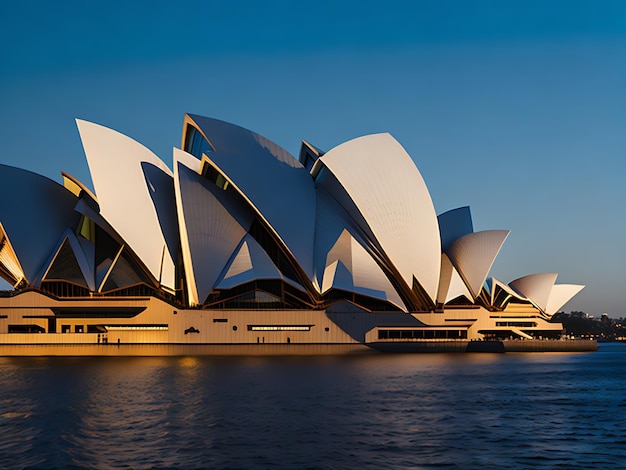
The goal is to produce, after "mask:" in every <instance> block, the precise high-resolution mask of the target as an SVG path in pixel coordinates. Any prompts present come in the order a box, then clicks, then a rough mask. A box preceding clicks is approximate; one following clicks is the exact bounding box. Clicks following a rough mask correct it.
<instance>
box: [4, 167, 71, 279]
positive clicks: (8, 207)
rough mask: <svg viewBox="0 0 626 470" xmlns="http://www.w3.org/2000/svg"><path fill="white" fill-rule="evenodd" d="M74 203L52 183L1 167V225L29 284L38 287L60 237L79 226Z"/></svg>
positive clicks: (26, 173)
mask: <svg viewBox="0 0 626 470" xmlns="http://www.w3.org/2000/svg"><path fill="white" fill-rule="evenodd" d="M76 201H77V198H76V196H75V195H74V194H72V193H71V192H70V191H68V190H67V189H66V188H64V187H63V186H62V185H60V184H59V183H57V182H55V181H52V180H51V179H48V178H46V177H44V176H41V175H38V174H36V173H32V172H30V171H27V170H22V169H19V168H14V167H11V166H7V165H0V214H1V216H0V217H1V218H0V223H1V224H2V227H3V229H4V231H5V232H6V236H7V238H8V240H9V241H10V243H11V247H12V249H13V253H14V255H15V256H16V257H17V260H18V261H19V267H20V269H21V270H23V275H24V276H25V277H26V280H27V281H28V282H29V283H31V284H35V285H38V283H39V281H40V276H41V275H42V274H43V270H45V268H46V267H47V265H46V262H47V261H48V259H49V257H50V254H51V253H52V252H53V250H54V249H55V248H56V247H57V245H58V243H59V240H60V239H61V237H62V235H63V233H64V232H65V230H66V229H67V228H68V227H71V228H75V227H76V225H77V224H78V220H79V219H80V215H79V214H78V213H77V212H75V211H74V206H75V205H76ZM7 253H8V252H7ZM14 269H16V272H19V270H17V267H14Z"/></svg>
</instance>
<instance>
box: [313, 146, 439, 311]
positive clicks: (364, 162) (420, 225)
mask: <svg viewBox="0 0 626 470" xmlns="http://www.w3.org/2000/svg"><path fill="white" fill-rule="evenodd" d="M319 161H321V162H322V163H323V164H324V165H325V166H326V168H328V169H329V170H330V171H331V172H332V173H333V175H334V176H335V178H336V179H337V180H338V181H339V183H340V184H341V185H342V186H343V188H344V189H345V190H346V192H347V194H348V195H349V196H350V198H351V199H352V201H353V202H354V204H355V206H356V207H357V208H358V210H359V211H360V213H361V215H362V217H363V218H364V219H365V220H366V221H367V223H368V225H369V229H371V231H372V233H373V234H374V236H375V237H376V241H377V243H378V244H379V245H380V246H381V247H382V249H383V250H384V252H385V254H386V255H387V257H388V259H389V260H391V262H392V263H393V265H394V266H395V268H396V269H397V270H398V272H399V273H400V275H401V277H402V279H403V280H404V282H405V283H406V284H407V285H408V286H409V287H410V286H412V285H413V278H414V277H415V279H417V281H418V282H419V283H420V285H421V286H422V287H423V289H424V290H425V292H426V293H427V294H428V296H429V297H430V298H431V300H432V301H433V302H435V299H436V296H437V287H438V283H439V269H440V263H441V260H440V254H441V242H440V238H439V225H438V223H437V216H436V214H435V209H434V207H433V203H432V200H431V198H430V194H429V193H428V189H427V188H426V184H425V183H424V180H423V178H422V175H421V174H420V172H419V171H418V169H417V167H416V166H415V164H414V163H413V160H411V157H410V156H409V155H408V154H407V153H406V151H405V150H404V148H402V146H401V145H400V144H399V143H398V142H397V141H396V140H395V139H394V138H393V137H392V136H391V135H389V134H373V135H368V136H365V137H360V138H357V139H354V140H351V141H348V142H346V143H344V144H341V145H339V146H338V147H335V148H334V149H332V150H330V151H329V152H328V153H326V154H325V155H324V156H322V157H321V158H320V159H319Z"/></svg>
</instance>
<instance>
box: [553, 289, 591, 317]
mask: <svg viewBox="0 0 626 470" xmlns="http://www.w3.org/2000/svg"><path fill="white" fill-rule="evenodd" d="M584 287H585V286H581V285H576V284H555V285H554V286H552V291H551V292H550V297H549V299H548V303H547V304H546V309H545V312H546V313H547V314H548V315H550V316H552V315H554V314H555V313H556V312H558V311H559V309H560V308H561V307H563V305H565V304H566V303H567V302H569V301H570V299H571V298H572V297H574V296H575V295H576V294H578V293H579V292H580V291H581V290H582V289H583V288H584Z"/></svg>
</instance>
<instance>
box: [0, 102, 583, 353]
mask: <svg viewBox="0 0 626 470" xmlns="http://www.w3.org/2000/svg"><path fill="white" fill-rule="evenodd" d="M77 124H78V130H79V133H80V138H81V140H82V144H83V148H84V152H85V155H86V157H87V162H88V165H89V170H90V173H91V178H92V181H91V183H92V185H90V186H88V185H86V184H84V183H83V182H81V181H79V180H78V179H76V178H74V177H73V176H71V175H69V174H67V173H62V177H63V184H62V185H61V184H59V183H57V182H55V181H52V180H50V179H47V178H45V177H43V176H40V175H37V174H35V173H31V172H29V171H26V170H22V169H18V168H14V167H10V166H6V165H0V276H1V277H2V278H3V279H4V280H5V281H7V282H8V283H10V284H11V285H12V286H13V289H11V290H7V291H3V292H1V293H0V345H5V346H6V345H93V346H95V347H97V348H98V349H102V348H105V349H106V348H111V345H117V344H119V345H230V346H233V345H238V346H246V347H247V348H248V349H247V350H248V351H250V350H252V351H254V350H255V348H259V349H258V350H259V351H261V350H263V347H267V346H268V345H282V347H283V348H287V350H288V349H290V348H294V347H296V346H298V345H300V346H302V345H309V346H310V345H317V346H333V345H344V346H347V347H348V349H350V348H352V349H354V350H358V349H369V348H374V349H383V350H385V349H387V350H394V349H396V350H415V351H419V350H427V349H428V348H429V347H430V348H435V349H436V348H439V349H442V350H445V349H446V348H448V349H449V350H466V349H467V348H471V346H472V344H473V343H476V342H478V340H489V339H492V340H500V342H504V341H508V342H509V343H511V344H512V343H515V344H523V343H524V341H534V340H538V339H540V338H541V339H542V340H546V339H548V340H549V339H556V338H560V337H561V336H562V333H563V332H562V326H561V325H560V324H555V323H550V322H549V320H550V318H551V316H552V315H553V314H554V313H555V312H557V310H558V309H559V308H560V307H561V306H562V305H563V304H565V303H566V302H567V301H568V300H569V299H570V298H571V297H572V296H574V295H575V294H576V293H577V292H578V291H579V290H580V289H581V288H582V287H583V286H578V285H564V284H556V283H555V281H556V277H557V275H556V274H555V273H542V274H531V275H528V276H525V277H522V278H519V279H516V280H514V281H512V282H508V283H506V282H501V281H499V280H497V279H495V278H493V277H488V276H489V274H490V269H491V266H492V264H493V262H494V260H495V257H496V256H497V255H498V252H499V251H500V249H501V247H502V245H503V243H504V241H505V240H506V238H507V236H508V234H509V232H508V231H506V230H486V231H474V227H473V223H472V217H471V213H470V209H469V207H461V208H458V209H453V210H450V211H448V212H445V213H443V214H440V215H437V214H436V212H435V209H434V206H433V203H432V200H431V197H430V194H429V192H428V189H427V187H426V184H425V182H424V180H423V178H422V176H421V174H420V172H419V170H418V169H417V167H416V166H415V163H414V162H413V160H412V159H411V157H410V156H409V155H408V154H407V152H406V151H405V150H404V149H403V147H402V146H401V145H400V144H399V143H398V142H397V141H396V140H395V139H394V138H393V137H392V136H391V135H389V134H374V135H367V136H364V137H359V138H356V139H354V140H350V141H348V142H346V143H343V144H341V145H339V146H337V147H335V148H333V149H331V150H329V151H327V152H324V151H322V150H320V149H318V148H316V147H315V146H313V145H311V144H309V143H308V142H306V141H302V145H301V148H300V154H299V158H295V157H294V156H292V155H291V154H290V153H289V152H287V151H286V150H284V149H282V148H281V147H279V146H278V145H276V144H275V143H273V142H271V141H269V140H267V139H266V138H264V137H262V136H260V135H258V134H256V133H254V132H252V131H249V130H246V129H244V128H241V127H239V126H236V125H233V124H229V123H226V122H223V121H219V120H216V119H210V118H206V117H201V116H196V115H191V114H190V115H185V118H184V122H183V129H182V143H181V148H182V149H178V148H175V149H174V150H173V162H172V167H171V168H170V167H169V166H168V165H166V164H165V163H164V162H163V161H162V160H161V159H160V158H159V157H157V156H156V155H155V154H154V153H152V152H151V151H150V150H148V149H147V148H146V147H144V146H143V145H141V144H139V143H138V142H136V141H134V140H132V139H131V138H129V137H127V136H125V135H123V134H120V133H119V132H116V131H114V130H111V129H108V128H106V127H103V126H100V125H97V124H93V123H91V122H87V121H82V120H78V121H77ZM90 187H93V191H92V190H91V189H90ZM481 342H482V341H481ZM554 343H556V341H554Z"/></svg>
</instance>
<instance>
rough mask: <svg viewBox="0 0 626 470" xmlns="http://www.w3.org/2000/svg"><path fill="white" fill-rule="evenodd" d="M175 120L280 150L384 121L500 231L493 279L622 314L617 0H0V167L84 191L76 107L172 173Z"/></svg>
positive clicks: (452, 196) (624, 91)
mask: <svg viewBox="0 0 626 470" xmlns="http://www.w3.org/2000/svg"><path fill="white" fill-rule="evenodd" d="M185 112H192V113H196V114H202V115H206V116H211V117H215V118H219V119H223V120H226V121H230V122H233V123H236V124H239V125H242V126H244V127H247V128H249V129H252V130H254V131H256V132H258V133H260V134H262V135H264V136H266V137H268V138H269V139H271V140H273V141H275V142H277V143H278V144H280V145H282V146H283V147H285V148H286V149H287V150H289V151H291V152H292V153H294V154H297V152H298V149H299V145H300V140H301V139H306V140H308V141H309V142H311V143H313V144H314V145H316V146H318V147H320V148H322V149H326V150H329V149H330V148H332V147H334V146H335V145H338V144H340V143H341V142H343V141H346V140H349V139H351V138H354V137H357V136H360V135H364V134H368V133H373V132H390V133H391V134H392V135H393V136H394V137H396V139H398V140H399V141H400V143H402V145H403V146H404V147H405V148H406V149H407V151H408V152H409V154H411V155H412V157H413V159H414V160H415V162H416V164H417V166H418V168H419V169H420V171H421V173H422V175H423V176H424V179H425V180H426V183H427V185H428V187H429V189H430V192H431V196H432V198H433V202H434V204H435V208H436V210H437V212H438V213H440V212H443V211H445V210H448V209H451V208H454V207H458V206H462V205H470V206H471V208H472V213H473V216H474V225H475V229H476V230H486V229H500V228H504V229H510V230H511V231H512V233H511V235H510V236H509V238H508V240H507V242H506V243H505V245H504V247H503V249H502V251H501V253H500V256H499V257H498V259H497V261H496V263H495V264H494V266H493V268H492V275H494V276H495V277H496V278H498V279H500V280H502V281H506V282H508V281H511V280H513V279H515V278H517V277H520V276H523V275H525V274H529V273H534V272H546V271H547V272H558V273H559V279H558V282H562V283H580V284H586V285H587V287H586V289H585V290H583V291H582V292H581V293H580V294H578V296H576V297H575V298H574V300H572V301H571V302H570V303H569V304H567V305H566V306H565V309H566V310H567V311H569V310H584V311H586V312H588V313H591V314H595V315H599V314H601V313H604V312H607V313H609V315H611V316H615V317H619V316H626V308H625V307H624V303H623V302H622V295H621V294H622V291H623V289H624V287H625V286H626V282H625V280H626V275H625V274H624V267H626V249H624V242H625V240H626V236H625V235H626V217H625V216H624V208H625V205H626V176H625V175H626V171H625V170H626V132H624V131H625V125H626V2H622V1H575V0H569V1H550V0H543V1H532V0H527V1H501V0H500V1H471V0H468V1H460V0H458V1H452V0H449V1H445V0H444V1H432V2H422V1H414V2H399V1H385V2H380V1H378V2H368V1H358V2H357V1H345V2H341V1H318V2H287V1H282V2H277V1H274V2H272V1H262V2H253V1H229V2H226V1H224V2H218V1H214V2H210V1H206V2H193V1H189V2H185V3H184V4H179V3H175V2H158V1H152V2H118V1H107V2H101V3H99V2H84V1H80V2H65V1H59V2H29V1H23V2H8V1H1V0H0V142H2V150H1V153H0V162H2V163H6V164H10V165H14V166H19V167H22V168H27V169H30V170H33V171H36V172H39V173H41V174H44V175H46V176H48V177H51V178H53V179H55V180H57V181H60V171H61V170H64V171H67V172H68V173H70V174H73V175H74V176H76V177H78V178H79V179H81V180H83V181H84V182H85V183H87V184H88V185H91V182H90V178H89V174H88V170H87V165H86V162H85V159H84V154H83V152H82V148H81V145H80V140H79V137H78V132H77V130H76V126H75V123H74V118H77V117H79V118H82V119H86V120H90V121H94V122H97V123H100V124H103V125H106V126H109V127H112V128H114V129H116V130H118V131H120V132H122V133H124V134H127V135H129V136H130V137H132V138H134V139H136V140H138V141H139V142H141V143H142V144H144V145H146V146H147V147H148V148H150V149H151V150H153V151H154V152H155V153H156V154H157V155H159V156H160V157H161V158H162V159H163V160H164V161H165V162H166V163H168V164H170V165H171V149H172V147H174V146H179V145H180V133H181V126H182V117H183V113H185Z"/></svg>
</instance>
